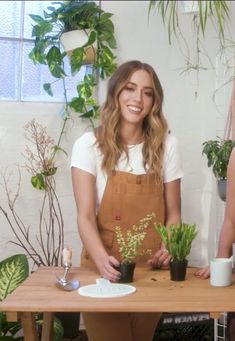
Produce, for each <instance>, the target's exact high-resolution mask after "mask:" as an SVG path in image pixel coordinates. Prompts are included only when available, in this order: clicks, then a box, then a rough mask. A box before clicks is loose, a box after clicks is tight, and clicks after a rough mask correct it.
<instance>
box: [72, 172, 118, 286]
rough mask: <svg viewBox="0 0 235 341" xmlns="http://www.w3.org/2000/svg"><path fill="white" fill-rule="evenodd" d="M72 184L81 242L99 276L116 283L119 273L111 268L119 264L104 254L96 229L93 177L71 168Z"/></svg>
mask: <svg viewBox="0 0 235 341" xmlns="http://www.w3.org/2000/svg"><path fill="white" fill-rule="evenodd" d="M72 183H73V191H74V197H75V201H76V206H77V220H78V230H79V234H80V237H81V240H82V242H83V244H84V246H85V248H86V250H87V251H88V253H89V255H90V257H91V258H92V260H93V261H94V262H95V264H96V266H97V268H98V270H99V272H100V274H101V276H103V277H104V278H106V279H108V280H110V281H117V280H118V279H119V276H120V273H119V272H118V271H116V270H115V269H114V267H113V266H118V265H119V262H118V261H117V260H116V259H115V258H114V257H112V256H109V255H108V253H107V252H106V250H105V248H104V246H103V244H102V241H101V239H100V236H99V232H98V228H97V222H96V185H95V177H94V175H92V174H90V173H88V172H86V171H83V170H81V169H79V168H76V167H72Z"/></svg>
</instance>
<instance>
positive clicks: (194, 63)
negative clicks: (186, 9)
mask: <svg viewBox="0 0 235 341" xmlns="http://www.w3.org/2000/svg"><path fill="white" fill-rule="evenodd" d="M183 2H185V3H187V2H188V3H190V4H187V6H190V5H191V6H192V12H191V13H188V15H185V14H184V13H182V12H183V11H182V10H183ZM154 12H156V13H157V14H158V15H159V16H160V17H161V18H162V22H163V25H164V26H165V28H166V30H167V33H168V41H169V44H170V45H171V43H172V40H173V38H175V40H176V42H177V45H178V48H179V51H180V53H181V55H182V57H183V62H184V66H180V67H179V70H180V75H182V74H183V73H185V72H196V73H198V72H199V71H201V70H208V69H215V68H216V66H215V65H214V62H213V59H214V56H213V55H211V51H210V50H209V49H207V45H206V44H205V41H204V40H205V37H206V31H207V28H209V29H210V30H214V34H213V33H211V34H212V35H213V37H214V40H215V42H216V43H218V48H219V49H220V50H221V62H222V64H223V65H225V66H226V68H227V71H229V70H230V65H229V60H230V54H231V48H232V49H233V50H234V47H235V44H234V41H233V38H232V37H231V34H230V30H229V28H228V27H227V26H229V24H230V17H229V14H230V1H225V0H218V1H214V0H209V1H201V0H195V1H178V0H159V1H156V0H150V2H149V7H148V16H149V17H150V13H154ZM188 20H190V22H189V21H188ZM185 30H190V31H191V32H190V33H191V34H190V36H188V34H187V33H186V32H185ZM208 31H209V30H208ZM211 34H210V35H211ZM226 50H227V51H228V52H226ZM222 59H223V61H222ZM232 79H233V77H232ZM228 81H231V78H230V75H229V80H228ZM225 84H227V81H226V82H225ZM197 85H198V75H197ZM195 96H196V97H197V92H196V93H195Z"/></svg>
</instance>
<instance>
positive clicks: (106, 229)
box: [81, 171, 165, 267]
mask: <svg viewBox="0 0 235 341" xmlns="http://www.w3.org/2000/svg"><path fill="white" fill-rule="evenodd" d="M152 212H154V213H155V215H156V217H155V218H154V219H153V220H152V221H151V222H150V224H149V227H148V228H147V234H146V237H145V239H144V241H143V243H142V249H145V250H146V249H151V251H152V254H154V253H155V252H156V251H157V250H158V249H159V248H160V243H161V242H160V236H159V235H158V234H157V233H156V231H155V229H154V228H153V222H154V221H155V222H160V223H164V215H165V214H164V213H165V212H164V200H163V184H162V183H161V182H158V183H156V180H155V176H154V175H153V174H142V175H134V174H130V173H126V172H120V171H113V172H112V173H111V174H110V175H109V177H108V179H107V184H106V187H105V191H104V195H103V198H102V201H101V205H100V208H99V212H98V217H97V224H98V229H99V232H100V237H101V239H102V242H103V244H104V247H105V249H106V250H107V252H108V254H109V255H112V256H114V257H116V258H117V259H118V260H120V255H119V251H118V244H117V241H116V238H115V233H114V227H115V226H117V225H118V226H120V227H121V229H122V230H127V229H130V228H131V227H132V225H133V224H138V222H139V220H140V219H142V218H144V217H145V216H146V215H147V214H149V213H152ZM140 250H141V249H140ZM150 257H151V256H149V255H146V256H140V257H138V258H137V259H136V263H137V265H143V264H146V261H147V259H149V258H150ZM81 265H82V266H85V267H94V263H93V262H92V260H91V259H90V257H89V254H88V253H87V252H86V250H85V249H83V251H82V255H81Z"/></svg>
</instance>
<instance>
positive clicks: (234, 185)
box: [195, 149, 235, 279]
mask: <svg viewBox="0 0 235 341" xmlns="http://www.w3.org/2000/svg"><path fill="white" fill-rule="evenodd" d="M234 198H235V149H233V150H232V152H231V154H230V158H229V163H228V168H227V186H226V207H225V214H224V221H223V225H222V229H221V232H220V238H219V245H218V252H217V256H216V257H217V258H229V257H231V256H232V244H233V243H234V242H235V210H234ZM195 275H196V276H197V277H200V278H202V279H206V278H208V277H209V276H210V269H209V266H207V267H205V268H203V269H199V270H197V271H196V272H195Z"/></svg>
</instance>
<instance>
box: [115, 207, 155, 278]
mask: <svg viewBox="0 0 235 341" xmlns="http://www.w3.org/2000/svg"><path fill="white" fill-rule="evenodd" d="M154 216H155V214H154V213H151V214H147V215H146V217H144V218H142V219H140V221H139V223H138V224H137V225H132V227H131V228H130V229H127V230H126V231H123V230H122V229H121V227H120V226H115V227H114V231H115V235H116V240H117V244H118V246H119V254H120V265H119V267H118V268H117V270H118V271H120V272H121V278H120V281H119V282H121V283H128V282H132V281H133V276H134V269H135V261H136V258H137V256H143V255H146V254H150V253H151V250H149V249H143V248H141V244H142V242H143V240H144V238H145V236H146V229H147V227H148V226H149V223H150V221H151V220H152V218H153V217H154Z"/></svg>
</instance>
